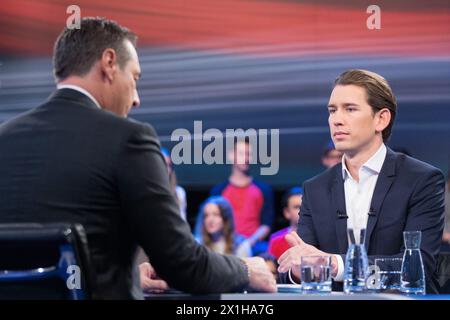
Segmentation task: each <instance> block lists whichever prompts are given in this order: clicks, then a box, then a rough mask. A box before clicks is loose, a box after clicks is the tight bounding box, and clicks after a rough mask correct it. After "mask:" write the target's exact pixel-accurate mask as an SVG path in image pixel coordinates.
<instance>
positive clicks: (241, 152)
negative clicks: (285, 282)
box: [211, 140, 274, 255]
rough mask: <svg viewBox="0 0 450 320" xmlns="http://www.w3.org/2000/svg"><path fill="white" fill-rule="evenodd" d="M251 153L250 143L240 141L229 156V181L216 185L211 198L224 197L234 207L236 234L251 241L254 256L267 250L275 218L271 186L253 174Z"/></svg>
mask: <svg viewBox="0 0 450 320" xmlns="http://www.w3.org/2000/svg"><path fill="white" fill-rule="evenodd" d="M251 157H252V150H251V144H250V143H249V141H248V140H245V141H238V142H237V143H236V144H235V145H234V148H233V150H231V151H230V153H229V154H228V158H229V160H230V161H231V162H232V163H233V165H232V169H231V175H230V177H229V178H228V181H227V182H225V183H222V184H220V185H217V186H215V187H214V188H213V189H212V190H211V195H212V196H220V195H221V196H223V197H225V198H226V199H227V200H228V201H229V202H230V203H231V206H232V207H233V212H234V221H235V223H236V231H237V232H238V233H239V234H242V235H244V236H245V237H247V238H248V241H249V242H250V245H251V246H252V251H253V255H258V254H259V253H261V252H265V251H267V245H268V243H267V241H264V239H265V238H266V237H267V236H268V235H269V233H270V228H271V226H272V222H273V218H274V208H273V193H272V189H271V188H270V186H268V185H267V184H265V183H263V182H261V181H257V180H256V179H253V177H252V176H251V175H250V172H249V169H250V166H249V164H250V163H251Z"/></svg>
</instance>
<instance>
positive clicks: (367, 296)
mask: <svg viewBox="0 0 450 320" xmlns="http://www.w3.org/2000/svg"><path fill="white" fill-rule="evenodd" d="M145 299H146V300H261V301H263V300H450V295H414V296H406V295H402V294H393V293H364V294H345V293H343V292H332V293H327V294H304V293H285V292H283V293H281V292H278V293H222V294H208V295H191V294H188V293H183V292H179V291H171V292H168V293H147V294H145Z"/></svg>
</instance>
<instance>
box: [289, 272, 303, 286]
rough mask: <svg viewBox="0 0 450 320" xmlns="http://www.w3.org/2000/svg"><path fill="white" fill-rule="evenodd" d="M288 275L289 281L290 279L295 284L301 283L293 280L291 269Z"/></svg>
mask: <svg viewBox="0 0 450 320" xmlns="http://www.w3.org/2000/svg"><path fill="white" fill-rule="evenodd" d="M288 277H289V281H290V282H291V283H293V284H300V283H297V282H295V281H294V280H292V276H291V269H289V271H288Z"/></svg>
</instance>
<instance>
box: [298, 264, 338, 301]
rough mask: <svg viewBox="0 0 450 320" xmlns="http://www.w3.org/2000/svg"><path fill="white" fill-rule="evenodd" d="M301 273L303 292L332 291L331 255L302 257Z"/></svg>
mask: <svg viewBox="0 0 450 320" xmlns="http://www.w3.org/2000/svg"><path fill="white" fill-rule="evenodd" d="M300 275H301V280H302V292H304V293H325V292H331V257H330V256H303V257H302V258H301V267H300Z"/></svg>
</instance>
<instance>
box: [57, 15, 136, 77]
mask: <svg viewBox="0 0 450 320" xmlns="http://www.w3.org/2000/svg"><path fill="white" fill-rule="evenodd" d="M124 40H129V41H130V42H131V43H132V44H133V45H134V46H136V41H137V37H136V35H135V34H134V33H132V32H131V31H129V30H128V29H127V28H124V27H122V26H120V25H119V24H117V23H116V22H114V21H112V20H108V19H105V18H99V17H97V18H92V17H86V18H83V19H82V20H81V23H80V28H79V29H69V28H67V27H66V28H65V29H64V30H63V31H62V32H61V34H60V35H59V36H58V39H57V40H56V42H55V46H54V49H53V73H54V75H55V78H56V80H58V81H60V80H64V79H66V78H67V77H69V76H71V75H77V76H83V75H85V74H86V73H88V72H89V70H91V68H92V66H93V65H94V63H95V62H96V61H97V60H99V59H100V58H101V56H102V54H103V52H104V51H105V50H106V49H108V48H112V49H114V51H115V52H116V54H117V63H118V64H119V66H120V68H123V67H124V66H125V65H126V63H127V61H128V60H129V59H130V54H129V52H128V50H127V48H126V47H125V43H124Z"/></svg>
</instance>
